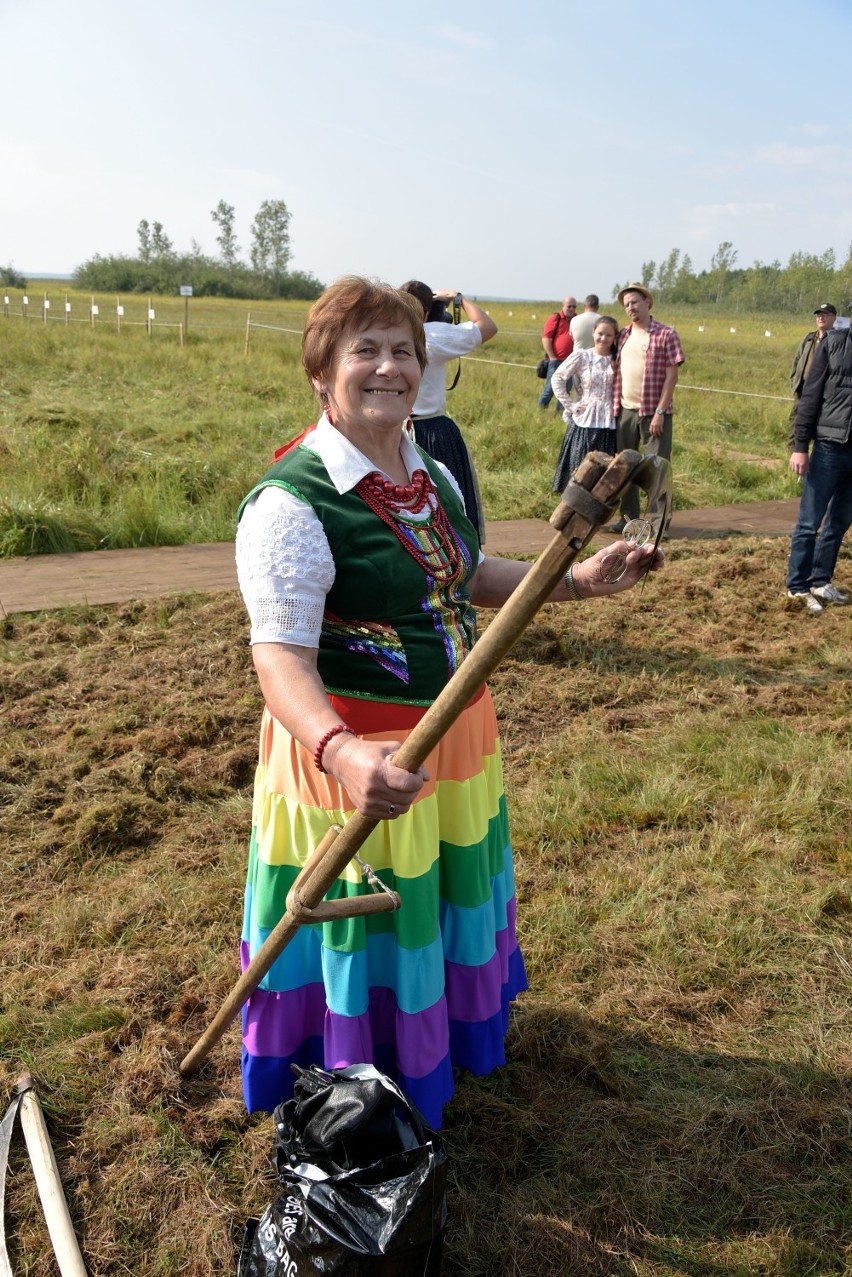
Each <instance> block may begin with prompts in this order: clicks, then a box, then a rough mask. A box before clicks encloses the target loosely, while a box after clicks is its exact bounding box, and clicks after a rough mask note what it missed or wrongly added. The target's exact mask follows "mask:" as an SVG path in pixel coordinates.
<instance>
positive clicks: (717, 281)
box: [710, 239, 737, 302]
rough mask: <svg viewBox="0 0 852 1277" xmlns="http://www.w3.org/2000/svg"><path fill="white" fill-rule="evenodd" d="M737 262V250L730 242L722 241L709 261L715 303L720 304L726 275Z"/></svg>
mask: <svg viewBox="0 0 852 1277" xmlns="http://www.w3.org/2000/svg"><path fill="white" fill-rule="evenodd" d="M736 260H737V250H736V249H735V248H734V246H733V244H732V243H731V241H730V240H727V239H726V240H723V241H722V243H721V244H720V245H719V247H718V248H717V249H716V252H715V253H714V254H713V256H712V257H711V259H710V275H711V278H712V280H713V286H714V288H715V292H716V301H717V302H720V301H721V300H722V297H723V295H724V292H725V284H726V282H727V278H728V275H729V273H730V271H731V270H732V268H733V265H734V262H735V261H736Z"/></svg>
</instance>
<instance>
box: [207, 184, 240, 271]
mask: <svg viewBox="0 0 852 1277" xmlns="http://www.w3.org/2000/svg"><path fill="white" fill-rule="evenodd" d="M210 216H211V217H212V218H213V221H214V222H215V223H216V225H217V226H218V227H219V234H218V235H217V236H216V243H217V244H218V245H219V255H220V257H221V260H222V265H223V266H224V267H225V269H226V270H234V268H235V267H236V265H237V258H238V255H239V251H240V250H239V247H238V245H237V237H236V234H235V232H234V216H235V214H234V206H233V204H226V203H225V201H224V200H219V203H218V204H217V205H216V207H215V208H214V209H212V210H211V212H210Z"/></svg>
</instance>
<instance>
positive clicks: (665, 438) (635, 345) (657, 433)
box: [612, 284, 684, 532]
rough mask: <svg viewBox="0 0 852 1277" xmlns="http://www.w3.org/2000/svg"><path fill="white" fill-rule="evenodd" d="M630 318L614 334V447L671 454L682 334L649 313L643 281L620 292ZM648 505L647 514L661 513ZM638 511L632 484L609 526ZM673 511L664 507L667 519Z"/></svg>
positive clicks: (650, 299) (617, 527)
mask: <svg viewBox="0 0 852 1277" xmlns="http://www.w3.org/2000/svg"><path fill="white" fill-rule="evenodd" d="M618 300H619V301H620V302H621V304H622V306H623V307H624V309H625V310H626V311H627V316H628V319H629V320H630V323H629V324H628V325H627V327H626V328H622V330H621V332H620V333H619V334H618V354H619V358H618V363H617V365H616V373H615V386H614V411H615V416H616V423H617V424H616V436H615V437H616V447H617V448H618V451H619V452H621V451H622V449H624V448H634V449H636V450H637V451H638V450H640V446H641V451H642V452H644V453H645V454H646V455H656V456H659V457H665V458H666V460H667V461H668V460H670V459H671V455H672V409H673V404H672V400H673V397H674V389H675V386H676V385H677V378H678V370H679V368H680V365H681V364H682V363H683V362H684V355H683V349H682V347H681V344H680V338H679V337H678V335H677V333H676V332H675V330H674V329H673V328H670V327H669V326H668V324H661V323H660V322H659V321H658V320H656V319H654V318H653V316H652V315H651V307H652V306H653V304H654V299H653V297H652V296H651V294H650V293H649V292H648V289H647V288H646V287H645V285H644V284H627V285H626V287H624V288H622V289H621V291H620V293H619V294H618ZM660 513H661V511H660V510H658V509H656V508H653V509H652V508H651V507H650V506H649V507H648V514H650V515H654V514H660ZM638 516H639V489H638V488H637V487H635V486H634V487H631V488H629V489H628V490H627V492H626V493H625V494H624V497H623V498H622V502H621V518H620V519H619V521H618V523H616V524H614V525H613V528H612V531H613V532H623V531H624V526H625V524H626V522H627V520H628V519H635V518H638ZM670 518H671V511H668V512H667V519H670Z"/></svg>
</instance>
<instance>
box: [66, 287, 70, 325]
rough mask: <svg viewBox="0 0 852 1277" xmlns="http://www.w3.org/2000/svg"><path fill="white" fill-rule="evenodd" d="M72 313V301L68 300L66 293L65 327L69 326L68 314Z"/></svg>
mask: <svg viewBox="0 0 852 1277" xmlns="http://www.w3.org/2000/svg"><path fill="white" fill-rule="evenodd" d="M70 314H71V303H70V301H69V300H68V294H67V293H66V294H65V327H66V328H67V327H68V316H69V315H70Z"/></svg>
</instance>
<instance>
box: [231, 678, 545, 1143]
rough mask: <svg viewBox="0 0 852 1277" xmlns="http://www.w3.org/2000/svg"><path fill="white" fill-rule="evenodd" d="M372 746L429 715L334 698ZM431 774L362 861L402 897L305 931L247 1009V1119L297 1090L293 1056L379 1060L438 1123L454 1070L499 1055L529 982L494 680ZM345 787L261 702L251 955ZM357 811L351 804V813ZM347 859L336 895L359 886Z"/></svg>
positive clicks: (368, 844)
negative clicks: (390, 908)
mask: <svg viewBox="0 0 852 1277" xmlns="http://www.w3.org/2000/svg"><path fill="white" fill-rule="evenodd" d="M330 699H331V701H332V704H334V706H335V708H336V709H337V710H338V712H339V714H340V716H341V718H342V719H343V721H344V722H347V723H349V724H351V726H352V727H353V728H354V729H355V730H356V731H357V732H358V734H359V735H361V736H364V737H367V738H370V739H373V740H383V739H384V740H387V739H392V740H405V738H406V736H407V735H408V733H409V732H410V731H411V729H412V728H413V727H414V726H415V724H416V723H417V721H418V720H419V719H420V717H421V716H422V714H423V713H424V710H423V709H422V708H419V707H412V706H408V705H394V704H385V703H379V702H375V701H365V700H358V699H354V698H349V697H335V696H332V697H331V698H330ZM426 769H427V771H428V772H429V776H430V779H429V781H427V783H426V784H425V785H424V786H423V788H422V790H421V791H420V794H419V795H418V799H417V801H416V803H415V804H414V805H413V807H412V808H411V810H410V811H409V812H407V813H406V814H405V815H403V816H401V817H399V818H398V819H396V820H393V821H384V822H382V823H381V824H380V825H378V826H377V827H376V829H375V830H374V831H373V833H372V834H371V835H370V837H369V838H368V839H367V840H366V841H365V843H364V845H363V848H362V851H361V856H362V859H364V860H366V861H367V862H368V863H369V864H370V865H372V866H373V868H374V869H375V870H376V872H377V873H378V875H379V877H380V878H381V879H382V880H383V881H384V882H385V883H386V884H387V885H388V886H389V887H392V888H393V889H394V890H395V891H397V892H398V893H399V895H400V896H401V898H402V908H401V909H399V910H397V911H395V912H392V913H381V914H374V915H372V916H370V917H367V918H347V919H343V920H341V921H335V922H327V923H322V924H314V925H311V926H303V927H300V928H299V930H298V931H297V932H296V934H295V936H294V938H293V939H292V940H291V941H290V943H289V945H288V946H287V948H286V949H285V950H284V952H283V953H282V954H281V955H280V956H279V958H278V959H277V960H276V962H275V963H274V964H273V966H272V967H271V969H270V970H269V972H268V973H267V975H266V976H265V978H264V980H263V982H262V983H261V985H260V987H259V988H258V990H257V991H256V992H255V993H254V994H252V997H251V998H250V999H249V1001H248V1003H247V1004H246V1006H245V1008H244V1009H243V1092H244V1095H245V1101H246V1106H247V1108H248V1110H249V1112H254V1111H256V1110H267V1111H269V1112H271V1111H272V1110H273V1109H274V1108H275V1106H276V1104H278V1103H280V1102H281V1101H282V1100H285V1099H288V1098H289V1096H290V1095H291V1093H292V1087H293V1080H294V1079H293V1073H292V1071H291V1069H290V1065H291V1063H296V1064H299V1065H302V1066H308V1065H310V1064H321V1065H323V1066H324V1067H326V1068H342V1067H344V1066H346V1065H349V1064H359V1063H372V1064H375V1065H376V1066H377V1067H378V1068H379V1069H381V1070H382V1071H383V1072H384V1073H387V1074H388V1075H389V1076H390V1077H392V1078H394V1079H395V1080H396V1081H397V1082H398V1083H399V1085H400V1086H401V1088H402V1089H403V1090H404V1091H405V1093H406V1094H407V1095H408V1097H409V1098H410V1099H411V1100H412V1101H413V1102H414V1104H416V1105H417V1107H418V1108H419V1109H420V1110H421V1112H422V1113H423V1114H424V1116H425V1117H426V1120H427V1121H428V1122H429V1123H430V1124H431V1125H432V1126H435V1127H438V1126H440V1123H441V1110H442V1107H443V1105H444V1104H446V1102H447V1101H448V1100H449V1099H450V1097H451V1096H452V1094H453V1090H454V1081H453V1076H454V1069H457V1068H462V1069H468V1070H470V1072H472V1073H478V1074H482V1073H488V1072H490V1071H491V1070H492V1069H494V1068H496V1067H497V1065H499V1064H503V1063H505V1052H504V1045H503V1043H504V1038H505V1034H506V1029H507V1027H508V1018H509V1003H510V1002H511V1000H512V999H513V998H514V997H515V996H516V995H517V994H518V993H519V992H521V991H522V990H523V989H525V988H526V987H527V982H526V975H525V973H524V964H523V959H522V957H521V953H520V950H519V948H518V944H517V940H516V937H515V886H514V874H513V869H512V848H511V844H510V842H509V825H508V820H507V817H506V800H505V796H504V793H503V772H502V765H501V755H500V741H499V738H498V735H497V722H496V719H495V716H494V708H493V705H492V702H491V697H490V695H489V693H488V691H487V689H485V690H484V691H483V692H482V693H481V694H480V695H479V696H477V697H476V698H475V699H474V700H473V701H472V702H471V703H470V704H469V705H468V707H467V708H466V710H465V711H464V713H463V714H462V715H461V716H460V718H459V719H458V721H457V722H456V723H455V724H454V726H453V727H452V728H451V729H450V731H449V732H448V733H447V734H446V736H444V738H443V739H442V740H441V742H440V743H439V745H438V746H437V748H436V749H435V750H434V752H433V753H432V754H431V755H430V757H429V759H428V760H427V763H426ZM346 801H347V799H346V794H345V791H344V790H342V789H341V787H340V786H339V785H338V784H337V782H336V781H335V780H334V778H333V777H332V776H330V775H328V774H326V773H322V772H319V771H317V769H316V767H315V766H314V762H313V758H312V756H311V754H310V753H309V752H308V751H307V750H306V749H304V748H303V747H302V746H301V745H300V744H299V742H298V741H296V740H295V739H294V738H293V737H292V736H291V735H290V734H289V733H288V732H287V731H285V729H284V728H283V727H282V726H281V724H280V723H279V722H277V721H276V720H275V719H274V718H273V717H272V715H271V714H270V713H269V711H268V710H265V711H264V716H263V722H262V725H261V733H260V759H259V763H258V769H257V775H256V779H255V792H254V809H253V815H252V836H251V849H250V857H249V869H248V880H247V883H246V895H245V912H244V918H243V932H242V945H241V951H242V952H241V956H242V964H243V969H245V967H246V965H247V963H248V962H249V960H250V958H251V956H252V955H253V954H254V953H255V952H256V951H257V949H258V948H259V947H260V945H261V944H262V943H263V942H264V940H265V939H266V937H267V936H268V935H269V933H270V931H271V930H272V929H273V927H274V926H275V925H276V923H277V922H278V921H279V919H280V918H281V917H282V914H283V912H284V909H285V900H286V896H287V892H288V891H289V890H290V887H291V886H292V884H293V882H294V881H295V879H296V876H297V875H298V873H299V871H300V869H301V868H302V866H303V865H304V864H305V861H306V860H307V858H308V856H309V855H310V853H311V851H312V850H313V849H314V847H316V845H317V844H318V843H319V842H320V841H321V839H322V837H323V836H324V834H325V832H326V830H327V829H328V827H329V825H330V824H334V823H337V824H342V823H345V820H346V817H347V815H348V814H350V812H347V808H346V805H345V804H346ZM350 810H351V809H350ZM364 889H365V888H364V885H363V884H362V881H361V872H360V870H359V869H358V866H357V865H356V864H354V863H353V864H350V865H349V866H348V867H347V869H346V870H345V872H344V873H343V874H342V875H341V876H340V878H338V880H337V882H336V883H335V885H334V887H333V888H332V890H331V891H330V892H329V893H328V896H327V899H335V898H338V897H341V896H346V895H359V894H361V893H362V892H363V891H364Z"/></svg>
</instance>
